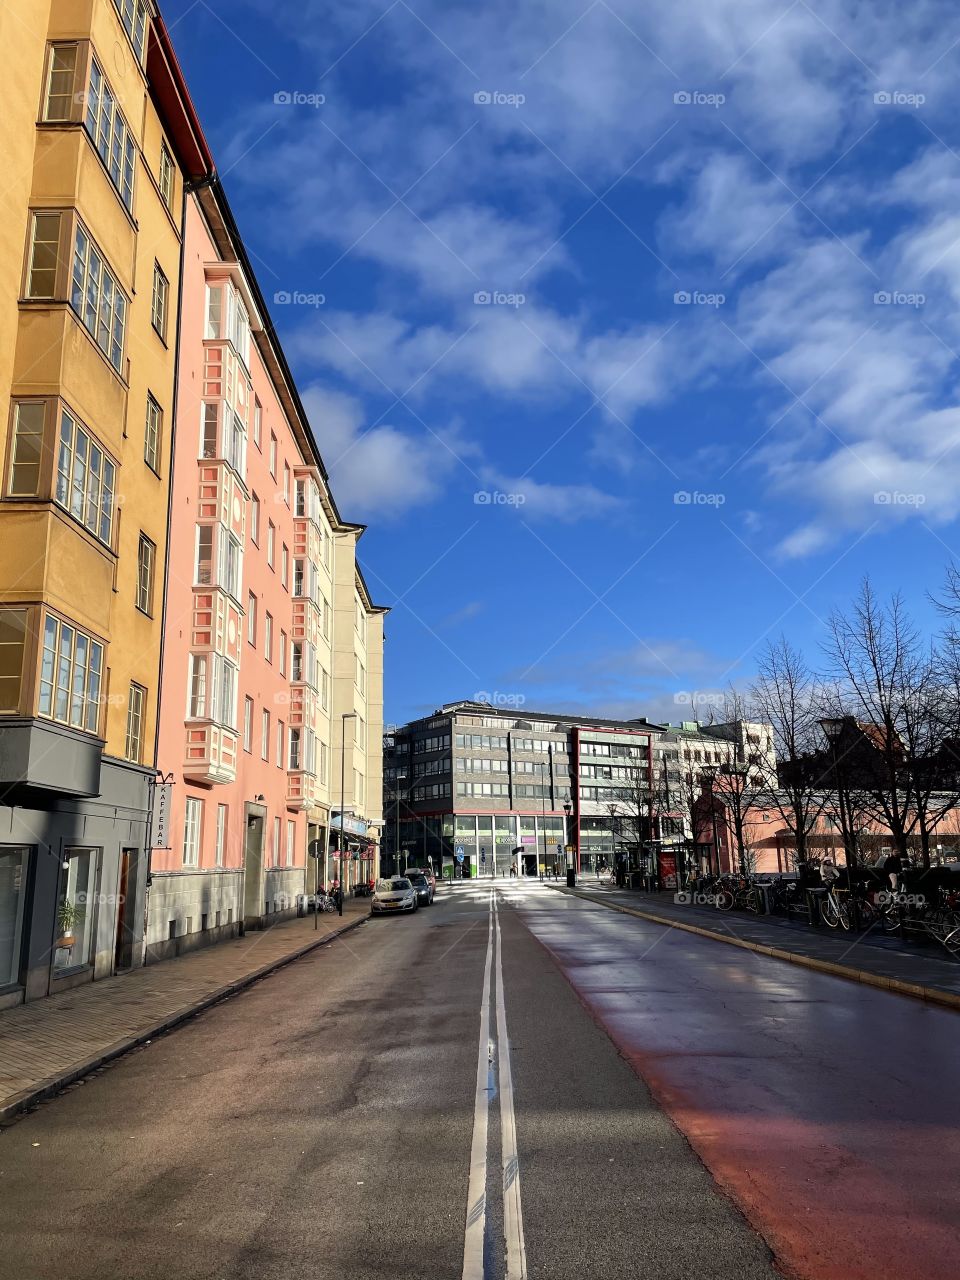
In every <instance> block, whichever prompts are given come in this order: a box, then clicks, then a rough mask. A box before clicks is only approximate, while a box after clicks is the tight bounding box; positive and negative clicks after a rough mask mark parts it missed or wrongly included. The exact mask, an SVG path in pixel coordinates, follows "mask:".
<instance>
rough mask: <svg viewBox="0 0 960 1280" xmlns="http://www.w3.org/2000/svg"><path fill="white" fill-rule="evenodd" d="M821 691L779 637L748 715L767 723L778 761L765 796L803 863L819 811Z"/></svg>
mask: <svg viewBox="0 0 960 1280" xmlns="http://www.w3.org/2000/svg"><path fill="white" fill-rule="evenodd" d="M821 701H822V699H821V693H820V689H819V687H818V684H817V680H816V677H815V676H814V674H813V672H812V671H811V669H810V667H809V666H808V665H807V663H806V660H805V659H804V657H803V655H802V654H801V653H800V652H799V650H797V649H795V648H794V647H793V645H792V644H791V643H790V641H789V640H787V638H786V637H785V636H783V635H781V637H780V639H779V640H777V641H776V642H773V641H771V642H770V643H769V644H768V645H767V648H766V649H765V650H764V652H763V653H762V654H761V657H760V662H759V667H758V673H757V679H756V681H755V683H754V685H753V688H752V689H751V696H750V703H751V710H752V715H753V718H755V719H756V720H760V721H762V722H763V723H765V724H768V725H770V727H771V728H772V730H773V747H774V754H775V756H776V761H777V769H776V775H775V776H774V777H773V778H772V779H771V786H770V788H769V792H768V794H767V796H766V797H765V800H766V802H767V803H768V804H769V807H770V808H772V809H775V810H776V811H777V813H778V814H779V815H780V817H781V819H782V820H783V823H784V825H785V826H786V828H787V830H788V831H789V832H790V834H791V835H792V836H793V839H794V844H795V846H796V857H797V860H798V862H799V861H802V862H806V861H807V857H808V852H809V849H808V838H809V836H810V833H811V832H812V831H813V829H814V827H815V826H816V823H817V819H818V818H819V817H820V814H821V813H822V812H823V806H824V790H823V779H822V776H821V772H822V771H821V770H820V769H818V768H817V767H816V761H817V748H818V746H819V734H818V729H819V726H818V716H819V714H820V705H821Z"/></svg>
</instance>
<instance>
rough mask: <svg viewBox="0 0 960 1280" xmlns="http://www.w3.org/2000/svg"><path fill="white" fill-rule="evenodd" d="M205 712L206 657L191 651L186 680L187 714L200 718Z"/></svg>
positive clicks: (193, 717) (192, 718)
mask: <svg viewBox="0 0 960 1280" xmlns="http://www.w3.org/2000/svg"><path fill="white" fill-rule="evenodd" d="M206 714H207V657H206V654H203V653H191V655H190V665H189V677H188V681H187V716H188V718H189V719H191V720H202V719H203V718H204V717H205V716H206Z"/></svg>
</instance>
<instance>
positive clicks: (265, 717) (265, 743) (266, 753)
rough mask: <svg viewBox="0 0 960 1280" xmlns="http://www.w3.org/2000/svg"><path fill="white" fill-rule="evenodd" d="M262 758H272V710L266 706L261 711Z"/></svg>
mask: <svg viewBox="0 0 960 1280" xmlns="http://www.w3.org/2000/svg"><path fill="white" fill-rule="evenodd" d="M260 758H261V760H269V758H270V712H269V711H268V710H267V709H266V707H264V709H263V710H262V711H261V712H260Z"/></svg>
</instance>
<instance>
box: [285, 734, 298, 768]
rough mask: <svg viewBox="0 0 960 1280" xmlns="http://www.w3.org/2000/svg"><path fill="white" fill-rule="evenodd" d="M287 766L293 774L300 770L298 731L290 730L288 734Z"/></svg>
mask: <svg viewBox="0 0 960 1280" xmlns="http://www.w3.org/2000/svg"><path fill="white" fill-rule="evenodd" d="M289 738H290V742H289V748H290V750H289V764H288V766H287V767H288V768H289V769H291V770H292V771H293V772H294V773H296V772H297V770H298V769H299V768H300V730H299V729H293V728H291V730H290V734H289Z"/></svg>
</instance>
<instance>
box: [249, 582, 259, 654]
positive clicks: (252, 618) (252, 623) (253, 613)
mask: <svg viewBox="0 0 960 1280" xmlns="http://www.w3.org/2000/svg"><path fill="white" fill-rule="evenodd" d="M256 643H257V597H256V596H255V595H254V594H253V592H252V591H251V592H250V593H249V594H248V595H247V644H252V645H256Z"/></svg>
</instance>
